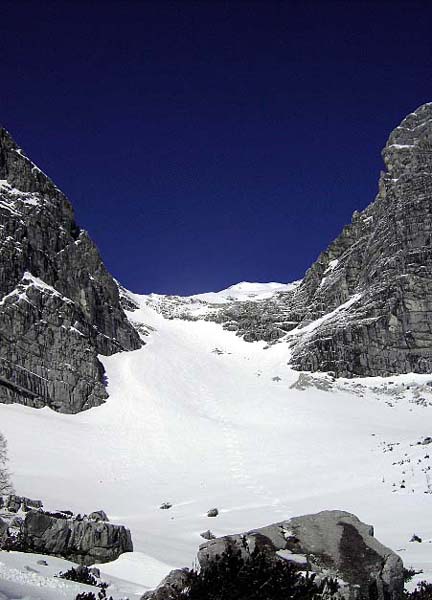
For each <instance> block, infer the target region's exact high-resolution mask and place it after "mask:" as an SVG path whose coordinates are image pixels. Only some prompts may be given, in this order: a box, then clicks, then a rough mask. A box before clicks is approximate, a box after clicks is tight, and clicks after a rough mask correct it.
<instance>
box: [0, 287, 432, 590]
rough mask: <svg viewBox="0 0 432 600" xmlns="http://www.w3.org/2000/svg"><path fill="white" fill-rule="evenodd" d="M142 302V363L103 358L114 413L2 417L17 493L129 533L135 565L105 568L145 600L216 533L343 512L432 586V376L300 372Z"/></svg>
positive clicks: (128, 558) (280, 353) (268, 352)
mask: <svg viewBox="0 0 432 600" xmlns="http://www.w3.org/2000/svg"><path fill="white" fill-rule="evenodd" d="M132 297H133V299H134V301H135V302H136V303H137V304H138V305H139V307H140V308H139V309H138V310H136V311H134V312H132V313H130V314H129V316H130V318H131V319H132V320H133V321H135V322H136V323H138V324H140V325H145V326H147V330H150V331H151V334H150V335H149V336H147V337H146V345H145V346H143V347H142V348H141V349H139V350H136V351H133V352H123V353H120V354H116V355H113V356H109V357H101V360H102V361H103V363H104V365H105V367H106V373H107V378H108V392H109V395H110V397H109V399H108V401H107V402H106V403H105V404H103V405H102V406H99V407H97V408H93V409H91V410H88V411H86V412H83V413H80V414H78V415H65V414H58V413H55V412H53V411H51V410H50V409H48V408H43V409H41V410H35V409H31V408H26V407H24V406H21V405H0V430H1V431H2V432H3V433H4V434H5V436H6V437H7V439H8V442H9V449H10V458H11V467H12V471H13V474H14V481H15V484H16V488H17V492H18V493H20V494H23V495H28V496H31V497H40V498H42V499H43V500H44V504H45V505H46V506H47V508H52V509H72V510H74V511H77V512H89V511H91V510H94V509H98V508H103V509H104V510H106V511H107V513H108V514H109V516H110V518H111V520H113V521H114V522H116V521H117V522H120V523H123V524H125V525H127V526H128V527H130V529H131V531H132V537H133V540H134V544H135V550H136V552H134V553H133V554H131V555H123V556H122V557H120V559H119V560H118V561H116V563H115V564H114V565H104V566H103V569H102V570H103V571H104V572H105V573H108V574H109V573H111V574H112V575H113V576H115V577H118V578H121V579H127V580H128V581H131V582H134V583H135V584H138V586H141V587H138V588H136V590H142V589H143V587H144V586H149V587H151V586H154V585H155V584H156V583H157V581H158V580H159V579H161V578H162V577H163V576H164V575H165V574H166V572H167V571H168V570H169V569H170V568H171V567H176V566H185V565H186V566H187V565H191V563H192V561H193V558H194V555H195V552H196V549H197V546H198V544H199V543H200V542H201V541H202V538H200V535H199V534H200V532H203V531H205V530H207V529H209V528H210V529H211V530H212V531H213V532H214V533H215V534H216V535H220V534H226V533H230V532H238V531H243V530H246V529H248V528H252V527H257V526H261V525H265V524H268V523H271V522H275V521H279V520H282V519H285V518H288V517H290V516H293V515H299V514H304V513H307V512H312V511H318V510H321V509H333V508H334V509H343V510H348V511H352V512H354V513H356V514H357V515H358V516H359V517H360V518H361V519H362V520H364V521H366V522H370V523H372V524H374V525H375V531H376V536H377V537H378V539H380V540H381V541H382V542H383V543H385V544H387V545H389V546H391V547H392V548H393V549H395V550H396V551H399V552H400V554H401V556H402V558H403V559H404V561H405V563H406V565H407V566H410V565H414V566H415V567H419V568H423V569H425V573H426V574H428V573H429V575H432V556H431V554H432V553H431V548H432V546H431V545H430V544H429V542H430V541H431V540H432V525H431V523H430V509H431V501H432V496H431V494H430V492H431V489H430V481H429V468H430V467H429V465H430V464H432V463H431V460H430V457H429V454H430V452H428V447H430V448H431V450H432V446H428V444H421V443H419V442H422V441H424V440H425V438H426V437H427V436H428V435H430V433H431V431H430V427H429V420H430V419H429V413H430V411H431V410H432V388H431V387H430V384H431V382H432V376H428V375H402V376H398V377H394V378H391V379H388V380H386V379H382V378H370V379H358V380H355V381H354V382H353V381H348V380H337V381H333V380H331V379H330V378H328V377H326V376H325V375H319V376H314V377H312V376H310V375H305V374H304V373H303V374H300V373H298V372H296V371H293V370H292V369H291V368H290V367H289V366H288V365H287V362H288V354H287V353H288V351H289V350H288V346H287V344H275V345H273V346H271V347H269V348H267V349H265V343H264V342H255V343H247V342H245V341H244V340H242V339H241V338H239V337H237V336H236V335H235V333H233V332H230V331H226V330H224V329H223V328H222V327H221V326H220V325H218V324H216V323H213V322H208V321H202V320H199V321H190V320H188V321H184V320H178V319H175V320H170V319H166V318H164V316H163V315H162V314H161V313H160V312H158V311H157V310H155V308H154V307H152V306H149V304H148V297H140V296H137V295H132ZM163 502H171V503H172V504H173V507H172V508H171V509H170V510H160V508H159V506H160V505H161V504H162V503H163ZM214 507H217V508H218V509H219V511H220V514H219V516H218V517H217V518H209V517H207V511H208V510H209V509H211V508H214ZM413 533H416V534H417V535H418V536H420V537H421V538H422V539H423V542H422V543H421V544H420V543H410V542H409V540H410V538H411V536H412V535H413ZM0 562H1V558H0ZM0 579H1V578H0ZM1 591H2V590H1V583H0V592H1ZM136 593H138V591H137V592H136ZM70 597H71V598H72V597H73V595H71V596H70Z"/></svg>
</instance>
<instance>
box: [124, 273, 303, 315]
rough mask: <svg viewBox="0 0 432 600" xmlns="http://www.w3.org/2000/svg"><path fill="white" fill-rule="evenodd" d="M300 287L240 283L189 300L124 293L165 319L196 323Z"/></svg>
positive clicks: (186, 298) (273, 282)
mask: <svg viewBox="0 0 432 600" xmlns="http://www.w3.org/2000/svg"><path fill="white" fill-rule="evenodd" d="M300 283H301V281H300V280H299V281H293V282H292V283H277V282H275V281H272V282H269V283H253V282H250V281H242V282H240V283H236V284H234V285H231V286H229V287H228V288H226V289H224V290H220V291H219V292H206V293H202V294H194V295H192V296H180V295H164V294H144V295H140V294H131V293H130V292H126V293H127V295H128V297H130V298H131V299H133V301H135V302H136V303H137V304H138V305H140V306H141V305H142V304H147V305H148V306H151V307H153V308H154V309H155V310H156V311H157V312H160V313H161V314H163V315H164V316H165V317H167V318H179V319H200V318H203V317H205V316H206V315H209V314H210V313H214V312H216V311H218V310H219V309H220V308H222V307H223V306H224V305H227V304H231V303H234V302H261V301H263V300H268V299H270V298H272V297H274V296H276V295H277V294H280V293H286V292H290V291H292V290H294V289H295V288H296V287H297V286H298V285H300Z"/></svg>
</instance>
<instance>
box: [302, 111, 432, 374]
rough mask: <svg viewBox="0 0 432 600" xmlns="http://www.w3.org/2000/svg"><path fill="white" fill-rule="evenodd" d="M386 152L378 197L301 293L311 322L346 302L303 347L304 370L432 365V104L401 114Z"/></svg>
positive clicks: (382, 370) (421, 369) (427, 368)
mask: <svg viewBox="0 0 432 600" xmlns="http://www.w3.org/2000/svg"><path fill="white" fill-rule="evenodd" d="M383 158H384V162H385V164H386V167H387V172H385V173H382V174H381V178H380V182H379V193H378V195H377V197H376V199H375V202H373V203H372V204H371V205H370V206H369V207H368V208H367V209H366V210H365V211H364V212H363V213H361V214H354V217H353V221H352V224H351V225H350V226H348V227H346V228H345V229H344V231H343V232H342V234H341V235H340V237H339V238H338V239H337V240H336V241H335V242H334V243H333V244H332V245H331V246H330V247H329V248H328V250H327V251H326V252H324V253H323V254H322V255H321V256H320V257H319V259H318V261H317V263H315V265H314V266H313V267H312V268H311V269H310V271H309V272H308V273H307V275H306V277H305V280H304V284H303V286H302V289H301V290H299V293H303V294H304V300H303V302H304V303H305V306H309V307H310V308H309V309H308V310H306V311H305V315H304V319H315V318H318V317H321V316H323V315H325V314H328V313H330V312H331V311H334V310H335V309H338V308H339V310H338V311H337V312H336V313H335V314H333V316H330V318H328V319H326V320H324V322H323V323H322V325H321V326H319V327H318V328H316V329H315V330H314V331H313V333H312V335H310V336H306V337H304V338H303V340H302V341H301V342H300V343H299V344H298V345H297V346H296V348H295V351H294V356H293V362H294V365H295V366H297V367H298V368H300V369H306V370H313V371H314V370H318V369H320V370H333V371H335V372H336V373H337V374H339V375H346V376H351V375H387V374H392V373H406V372H410V371H414V372H417V373H427V372H429V373H430V372H431V371H432V296H431V292H432V246H431V234H432V104H426V105H424V106H422V107H420V108H419V109H418V110H416V111H415V112H414V113H412V114H410V115H409V116H408V117H406V118H405V119H404V120H403V121H402V123H401V125H400V126H399V127H397V128H396V129H395V130H394V131H393V133H392V134H391V135H390V138H389V141H388V142H387V145H386V146H385V148H384V150H383ZM345 303H347V304H349V306H347V307H346V309H345V308H344V307H342V309H341V308H340V307H341V305H344V304H345Z"/></svg>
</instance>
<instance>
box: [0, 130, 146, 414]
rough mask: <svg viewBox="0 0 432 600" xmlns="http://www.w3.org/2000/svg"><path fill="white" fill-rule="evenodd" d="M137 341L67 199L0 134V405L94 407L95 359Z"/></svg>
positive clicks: (97, 398)
mask: <svg viewBox="0 0 432 600" xmlns="http://www.w3.org/2000/svg"><path fill="white" fill-rule="evenodd" d="M140 345H141V341H140V338H139V335H138V333H137V332H136V331H135V329H134V328H133V327H132V326H131V324H130V323H129V321H128V320H127V318H126V316H125V313H124V312H123V309H122V308H121V306H120V299H119V291H118V286H117V284H116V282H115V281H114V280H113V278H112V277H111V275H110V274H109V273H108V271H107V270H106V268H105V266H104V264H103V262H102V260H101V258H100V255H99V252H98V250H97V248H96V246H95V245H94V243H93V242H92V241H91V239H90V238H89V236H88V234H87V233H86V232H85V231H83V230H81V229H80V228H79V227H78V226H77V224H76V223H75V220H74V215H73V210H72V207H71V205H70V203H69V201H68V200H67V198H66V197H65V196H64V194H62V192H61V191H60V190H59V189H58V188H57V187H56V186H55V185H54V184H53V183H52V181H51V180H50V179H49V178H48V177H47V176H46V175H45V174H44V173H42V171H40V170H39V169H38V168H37V167H36V166H35V165H34V164H33V163H32V162H31V161H30V160H29V159H28V158H26V157H25V155H24V154H23V153H22V151H21V150H20V149H19V148H18V147H17V145H16V144H15V142H14V141H13V140H12V138H11V137H10V135H9V134H8V133H7V132H6V131H5V130H4V129H0V402H6V403H9V402H19V403H21V404H26V405H29V406H34V407H41V406H50V407H51V408H53V409H55V410H58V411H61V412H67V413H75V412H79V411H81V410H84V409H87V408H90V407H92V406H97V405H98V404H100V403H101V402H103V400H104V399H105V398H106V397H107V394H106V390H105V387H104V379H103V367H102V364H101V363H100V361H99V360H98V358H97V355H98V354H99V353H100V354H103V355H109V354H113V353H115V352H119V351H122V350H133V349H136V348H139V347H140Z"/></svg>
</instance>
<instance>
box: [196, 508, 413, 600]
mask: <svg viewBox="0 0 432 600" xmlns="http://www.w3.org/2000/svg"><path fill="white" fill-rule="evenodd" d="M234 543H236V544H237V547H238V548H239V549H241V551H242V554H243V555H244V556H245V557H246V556H248V555H249V553H251V552H253V550H254V549H255V548H258V549H260V550H263V549H266V550H267V551H271V552H274V553H278V554H279V553H280V551H284V555H283V558H284V559H287V557H288V556H289V553H292V554H293V557H295V561H296V562H298V560H299V559H298V557H299V556H300V557H304V560H305V561H306V562H307V564H308V566H309V568H310V569H311V570H312V571H314V572H316V573H318V574H322V575H327V576H332V577H339V578H340V579H342V580H343V581H345V582H346V583H347V584H348V588H347V589H346V590H342V592H343V595H344V596H345V597H346V598H350V597H355V598H369V599H370V600H372V599H379V600H399V599H401V598H402V596H403V564H402V560H401V559H400V558H399V556H397V555H396V554H395V553H394V552H393V551H392V550H390V549H389V548H386V547H385V546H383V545H382V544H381V543H380V542H378V541H377V540H376V539H375V538H374V537H373V528H372V527H371V526H370V525H366V524H365V523H362V522H361V521H360V520H359V519H358V518H357V517H356V516H355V515H352V514H350V513H347V512H344V511H323V512H320V513H317V514H313V515H305V516H302V517H294V518H292V519H289V520H287V521H282V522H280V523H275V524H273V525H269V526H267V527H262V528H260V529H255V530H252V531H249V532H247V533H244V534H238V535H232V536H225V537H222V538H217V539H215V540H210V541H208V542H206V543H204V544H202V545H201V546H200V549H199V552H198V561H199V564H200V565H201V567H205V566H206V565H207V564H208V563H209V561H212V560H214V559H215V558H216V556H218V555H219V556H220V555H221V554H222V553H223V552H225V551H226V550H227V549H228V547H229V546H230V545H232V544H234Z"/></svg>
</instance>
